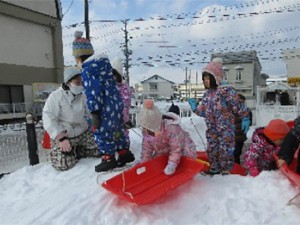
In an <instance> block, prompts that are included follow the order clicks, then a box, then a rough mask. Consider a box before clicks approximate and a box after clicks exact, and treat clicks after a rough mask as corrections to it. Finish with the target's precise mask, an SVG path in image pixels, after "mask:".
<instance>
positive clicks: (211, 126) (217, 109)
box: [195, 86, 248, 172]
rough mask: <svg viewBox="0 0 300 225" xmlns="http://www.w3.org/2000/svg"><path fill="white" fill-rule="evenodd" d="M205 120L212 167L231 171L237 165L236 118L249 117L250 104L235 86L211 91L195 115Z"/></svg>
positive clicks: (208, 151) (205, 94) (207, 92)
mask: <svg viewBox="0 0 300 225" xmlns="http://www.w3.org/2000/svg"><path fill="white" fill-rule="evenodd" d="M195 113H196V114H198V115H199V116H201V117H204V118H205V122H206V126H207V130H206V138H207V155H208V159H209V162H210V165H211V168H212V169H214V170H218V171H227V172H229V171H230V170H231V169H232V167H233V164H234V157H233V152H234V147H235V146H234V145H235V128H234V118H235V115H238V116H241V117H247V116H248V110H247V107H246V105H245V104H244V103H243V102H241V101H240V100H239V97H238V94H237V93H236V91H235V89H234V88H233V87H229V86H226V87H218V88H217V89H212V88H210V89H208V90H207V91H206V92H205V93H204V95H203V99H202V102H201V103H200V105H199V106H198V108H197V111H196V112H195Z"/></svg>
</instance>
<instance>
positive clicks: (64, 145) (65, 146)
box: [58, 138, 72, 152]
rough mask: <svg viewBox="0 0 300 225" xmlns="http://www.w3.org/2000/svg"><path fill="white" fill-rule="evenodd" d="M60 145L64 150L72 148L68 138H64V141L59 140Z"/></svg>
mask: <svg viewBox="0 0 300 225" xmlns="http://www.w3.org/2000/svg"><path fill="white" fill-rule="evenodd" d="M58 146H59V148H60V149H61V151H62V152H69V151H71V149H72V148H71V144H70V141H69V139H68V138H66V139H64V140H63V141H59V142H58Z"/></svg>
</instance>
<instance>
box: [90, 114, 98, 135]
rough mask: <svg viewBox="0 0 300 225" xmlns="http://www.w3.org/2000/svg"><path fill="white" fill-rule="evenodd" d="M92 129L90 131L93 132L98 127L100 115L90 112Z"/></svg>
mask: <svg viewBox="0 0 300 225" xmlns="http://www.w3.org/2000/svg"><path fill="white" fill-rule="evenodd" d="M91 115H92V127H91V130H92V132H94V131H95V130H96V129H98V128H99V127H100V115H99V112H92V113H91Z"/></svg>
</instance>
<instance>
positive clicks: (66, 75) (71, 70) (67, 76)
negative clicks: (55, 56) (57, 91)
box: [64, 67, 81, 84]
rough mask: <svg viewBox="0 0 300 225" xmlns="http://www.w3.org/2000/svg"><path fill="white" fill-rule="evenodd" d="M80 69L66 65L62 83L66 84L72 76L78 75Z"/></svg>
mask: <svg viewBox="0 0 300 225" xmlns="http://www.w3.org/2000/svg"><path fill="white" fill-rule="evenodd" d="M80 74H81V70H80V69H79V68H78V67H68V68H66V69H65V71H64V83H65V84H66V83H67V82H68V81H69V80H71V79H72V78H73V77H75V76H77V75H80Z"/></svg>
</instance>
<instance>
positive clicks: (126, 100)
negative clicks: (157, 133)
mask: <svg viewBox="0 0 300 225" xmlns="http://www.w3.org/2000/svg"><path fill="white" fill-rule="evenodd" d="M117 88H118V90H119V92H120V94H121V98H122V102H123V107H124V108H123V120H124V123H126V122H128V121H129V120H130V116H129V110H130V107H131V93H132V92H131V89H130V87H129V86H128V85H127V84H126V83H118V84H117Z"/></svg>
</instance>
